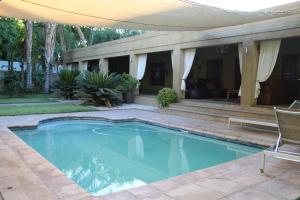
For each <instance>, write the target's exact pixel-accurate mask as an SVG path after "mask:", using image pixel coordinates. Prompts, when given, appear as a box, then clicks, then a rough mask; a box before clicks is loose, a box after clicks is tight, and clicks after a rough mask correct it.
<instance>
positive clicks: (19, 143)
mask: <svg viewBox="0 0 300 200" xmlns="http://www.w3.org/2000/svg"><path fill="white" fill-rule="evenodd" d="M59 120H61V121H63V120H102V121H103V120H106V121H111V122H124V121H125V122H128V121H135V122H142V123H146V124H151V125H155V126H160V127H164V128H169V129H173V130H183V131H187V132H186V133H187V134H193V135H200V136H203V137H208V138H214V139H219V140H223V141H229V142H234V143H238V144H244V145H248V146H253V145H255V147H265V146H266V145H262V144H257V143H249V142H248V141H242V140H237V139H236V138H235V137H226V136H225V137H222V136H221V135H216V134H212V133H211V132H209V131H206V132H204V131H201V133H200V132H196V131H195V130H194V129H192V128H190V129H189V128H182V127H175V126H170V125H167V124H164V123H159V122H155V121H153V120H144V119H139V118H127V119H109V118H105V117H82V116H79V117H76V116H62V117H48V118H46V119H42V120H38V122H37V123H36V124H34V125H30V126H26V125H25V126H8V127H6V128H7V133H8V135H6V137H7V136H8V137H10V140H8V141H9V142H7V145H8V146H10V147H11V148H12V149H13V150H14V151H15V152H18V153H19V155H20V156H21V157H22V158H23V160H24V161H25V162H26V160H28V159H29V160H31V159H33V158H38V160H39V161H40V162H41V163H44V164H45V163H46V164H48V165H51V168H52V170H54V171H56V172H57V173H58V174H60V176H62V177H64V179H65V180H64V181H67V182H69V184H70V185H73V188H72V189H71V191H67V192H66V193H61V191H60V192H57V191H56V190H57V186H56V190H53V191H52V192H53V193H54V194H55V195H56V196H57V197H58V198H60V199H61V198H66V199H67V198H69V197H70V198H71V197H75V196H79V197H83V198H85V197H93V198H96V199H97V198H99V199H102V197H103V198H104V197H106V196H108V197H109V196H111V197H112V196H116V195H121V194H123V195H124V194H125V195H129V196H130V195H132V194H136V193H137V194H139V191H140V189H142V188H145V187H146V188H148V189H149V188H153V185H155V184H158V185H159V184H160V183H163V182H168V181H172V180H174V179H175V180H177V179H179V180H180V182H181V181H183V182H185V181H186V180H189V179H190V178H191V177H193V176H195V174H196V176H200V177H202V178H203V177H206V174H207V172H210V170H211V169H214V168H216V167H218V168H219V167H220V166H227V165H228V164H230V163H234V162H235V161H238V160H244V159H246V158H248V157H251V156H253V154H252V155H250V156H246V157H243V158H240V159H237V160H233V161H229V162H225V163H222V164H219V165H215V166H212V167H208V168H205V169H200V170H196V171H194V172H189V173H185V174H183V175H179V176H175V177H171V178H168V179H164V180H161V181H158V182H155V183H150V184H147V185H145V186H141V187H135V188H132V189H129V190H123V191H121V192H116V193H113V194H108V195H104V196H98V197H95V196H92V195H91V194H90V193H88V192H86V191H85V190H84V189H83V188H81V187H80V186H79V185H78V184H77V183H75V182H74V181H72V180H71V179H69V178H68V177H67V176H66V175H65V174H63V173H62V172H61V171H60V170H59V169H58V168H56V167H55V166H54V165H53V164H52V163H50V162H49V161H48V160H46V159H45V158H44V157H43V156H42V155H40V154H39V153H38V152H37V151H35V150H34V149H33V148H32V147H30V146H29V145H28V144H26V143H25V142H24V141H23V140H22V139H21V138H19V137H18V136H17V135H16V134H15V133H14V132H13V130H20V129H34V128H37V127H38V125H40V124H43V123H47V122H51V121H59ZM1 137H3V134H0V138H1ZM12 141H13V142H12ZM241 142H243V143H241ZM9 143H10V144H9ZM28 148H30V150H31V154H29V155H26V153H25V154H22V152H20V151H18V150H19V149H28ZM257 154H259V153H257ZM26 163H27V162H26ZM27 164H28V163H27ZM30 168H31V170H32V171H33V172H37V174H38V173H39V172H38V171H37V169H36V166H30ZM225 168H226V167H225ZM208 174H209V173H208ZM210 175H211V174H210ZM39 178H41V180H42V181H43V183H44V184H45V185H46V186H48V185H50V190H51V184H52V183H50V184H49V182H48V181H49V180H48V179H45V178H43V177H39ZM64 181H62V184H61V187H62V188H63V187H64V186H65V183H64ZM71 183H72V184H71ZM59 184H60V183H58V185H59ZM74 184H75V185H76V186H75V185H74ZM147 186H149V187H147ZM142 190H143V189H142ZM150 190H151V189H150ZM128 191H130V192H128ZM131 197H132V199H133V198H135V197H136V196H131Z"/></svg>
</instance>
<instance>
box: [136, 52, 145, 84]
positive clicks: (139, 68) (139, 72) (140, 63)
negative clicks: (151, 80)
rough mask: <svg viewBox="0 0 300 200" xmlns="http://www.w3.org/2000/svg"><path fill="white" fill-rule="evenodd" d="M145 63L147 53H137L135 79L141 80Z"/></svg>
mask: <svg viewBox="0 0 300 200" xmlns="http://www.w3.org/2000/svg"><path fill="white" fill-rule="evenodd" d="M146 63H147V54H139V55H138V66H137V73H136V79H137V80H139V81H140V80H142V79H143V77H144V74H145V70H146Z"/></svg>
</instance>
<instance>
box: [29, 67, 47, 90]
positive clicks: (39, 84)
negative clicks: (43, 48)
mask: <svg viewBox="0 0 300 200" xmlns="http://www.w3.org/2000/svg"><path fill="white" fill-rule="evenodd" d="M44 84H45V72H44V71H43V70H33V71H32V86H33V90H32V92H33V93H40V92H43V89H44Z"/></svg>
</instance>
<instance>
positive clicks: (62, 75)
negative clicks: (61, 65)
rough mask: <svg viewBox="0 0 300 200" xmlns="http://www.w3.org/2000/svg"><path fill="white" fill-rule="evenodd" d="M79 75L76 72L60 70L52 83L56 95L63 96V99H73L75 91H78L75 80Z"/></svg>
mask: <svg viewBox="0 0 300 200" xmlns="http://www.w3.org/2000/svg"><path fill="white" fill-rule="evenodd" d="M79 74H80V72H79V71H78V70H67V69H63V70H61V71H60V72H59V73H58V77H57V79H56V80H55V83H54V85H55V88H57V89H58V90H57V91H58V94H59V95H62V96H64V98H65V99H73V97H74V95H75V94H76V89H78V83H77V80H76V78H77V77H78V75H79Z"/></svg>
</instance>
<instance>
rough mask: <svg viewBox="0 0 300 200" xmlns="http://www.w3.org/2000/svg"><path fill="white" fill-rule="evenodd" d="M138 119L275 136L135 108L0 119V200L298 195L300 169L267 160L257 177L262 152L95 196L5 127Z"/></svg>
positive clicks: (232, 135)
mask: <svg viewBox="0 0 300 200" xmlns="http://www.w3.org/2000/svg"><path fill="white" fill-rule="evenodd" d="M74 116H76V117H100V118H108V119H112V120H118V119H132V118H136V119H140V120H144V121H148V122H153V123H156V124H161V125H166V126H172V127H177V128H184V129H186V130H190V131H195V132H202V133H205V134H209V135H212V136H214V137H223V138H228V139H233V140H239V141H242V142H247V143H253V144H260V145H271V144H273V143H274V141H275V140H276V134H274V133H267V132H263V131H258V130H253V129H241V128H239V127H235V128H232V130H228V129H227V126H226V124H222V123H214V122H211V121H205V120H199V119H191V118H185V117H179V116H170V115H164V114H160V113H156V112H150V111H142V110H137V109H127V110H110V111H98V112H85V113H66V114H43V115H27V116H16V117H0V149H1V151H0V159H1V162H0V192H1V193H0V194H1V195H0V199H1V198H2V199H5V200H9V199H13V200H15V199H21V200H23V199H24V200H26V199H117V200H118V199H120V200H123V199H130V200H136V199H144V200H146V199H165V200H168V199H205V200H206V199H295V198H297V197H299V196H300V165H299V164H297V163H293V162H289V161H282V160H278V159H271V158H270V159H267V162H266V174H260V173H259V164H260V154H254V155H251V156H248V157H244V158H242V159H239V160H235V161H231V162H228V163H225V164H222V165H218V166H214V167H211V168H207V169H204V170H199V171H196V172H191V173H188V174H184V175H181V176H177V177H173V178H170V179H166V180H163V181H160V182H156V183H152V184H148V185H146V186H142V187H138V188H133V189H130V190H125V191H122V192H118V193H114V194H110V195H106V196H101V197H92V196H91V195H89V194H88V193H86V192H85V191H84V190H83V189H81V188H80V187H79V186H78V185H77V184H75V183H74V182H73V181H72V180H70V179H68V178H67V177H66V176H65V175H64V174H63V173H62V172H60V171H59V170H58V169H57V168H55V167H54V166H53V165H52V164H51V163H49V162H48V161H47V160H45V159H44V158H43V157H42V156H40V155H39V154H38V153H37V152H35V151H34V150H33V149H32V148H31V147H29V146H28V145H27V144H25V143H24V142H23V141H22V140H21V139H19V138H18V137H17V136H16V135H14V134H13V133H12V132H11V131H10V130H9V129H8V128H7V127H17V126H36V125H37V124H38V122H39V121H40V120H44V119H48V118H54V117H74Z"/></svg>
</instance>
